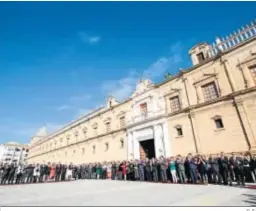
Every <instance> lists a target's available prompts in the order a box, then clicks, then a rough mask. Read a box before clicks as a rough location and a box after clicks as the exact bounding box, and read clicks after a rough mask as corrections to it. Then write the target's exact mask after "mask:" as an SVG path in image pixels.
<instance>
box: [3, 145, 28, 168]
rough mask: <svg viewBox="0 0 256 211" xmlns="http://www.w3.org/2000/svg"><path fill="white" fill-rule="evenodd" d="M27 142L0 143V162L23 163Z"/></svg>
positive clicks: (25, 159) (26, 152)
mask: <svg viewBox="0 0 256 211" xmlns="http://www.w3.org/2000/svg"><path fill="white" fill-rule="evenodd" d="M28 148H29V146H28V145H27V144H19V143H17V142H7V143H5V144H1V145H0V163H2V164H11V163H17V164H25V163H26V161H27V157H28Z"/></svg>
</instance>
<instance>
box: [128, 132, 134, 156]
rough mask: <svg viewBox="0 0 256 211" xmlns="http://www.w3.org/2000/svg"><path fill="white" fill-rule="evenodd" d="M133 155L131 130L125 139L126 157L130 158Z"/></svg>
mask: <svg viewBox="0 0 256 211" xmlns="http://www.w3.org/2000/svg"><path fill="white" fill-rule="evenodd" d="M133 157H134V149H133V132H129V133H128V139H127V159H128V160H131V159H133Z"/></svg>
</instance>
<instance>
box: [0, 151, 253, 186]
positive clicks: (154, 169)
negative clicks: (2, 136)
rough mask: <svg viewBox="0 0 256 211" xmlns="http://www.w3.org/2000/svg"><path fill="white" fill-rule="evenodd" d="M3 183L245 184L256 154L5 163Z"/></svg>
mask: <svg viewBox="0 0 256 211" xmlns="http://www.w3.org/2000/svg"><path fill="white" fill-rule="evenodd" d="M0 170H1V175H0V178H1V184H2V185H7V184H23V183H43V182H49V181H56V182H57V181H69V180H77V179H110V180H131V181H148V182H162V183H192V184H208V183H210V184H223V185H232V184H234V183H237V184H238V185H244V184H245V182H255V179H256V157H255V156H253V155H251V154H250V153H246V154H239V155H235V154H231V155H229V156H228V155H224V154H223V153H220V154H219V155H216V156H215V155H210V156H209V157H207V156H202V155H195V156H192V155H191V154H188V156H187V157H182V156H180V155H177V156H176V157H170V158H164V157H161V158H159V159H156V158H152V159H145V160H132V161H122V162H114V161H113V162H103V163H89V164H81V165H73V164H72V163H70V164H69V165H65V164H61V163H58V164H55V163H52V164H51V163H47V164H30V165H20V164H9V165H7V164H5V165H3V164H1V165H0Z"/></svg>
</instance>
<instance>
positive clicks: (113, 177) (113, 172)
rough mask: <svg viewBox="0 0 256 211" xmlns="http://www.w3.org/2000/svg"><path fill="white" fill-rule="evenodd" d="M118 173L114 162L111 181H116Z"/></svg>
mask: <svg viewBox="0 0 256 211" xmlns="http://www.w3.org/2000/svg"><path fill="white" fill-rule="evenodd" d="M116 172H117V166H116V162H112V165H111V179H112V180H115V179H116Z"/></svg>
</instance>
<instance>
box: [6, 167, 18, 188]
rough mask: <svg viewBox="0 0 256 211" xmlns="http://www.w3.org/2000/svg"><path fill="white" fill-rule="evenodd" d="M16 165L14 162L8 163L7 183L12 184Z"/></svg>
mask: <svg viewBox="0 0 256 211" xmlns="http://www.w3.org/2000/svg"><path fill="white" fill-rule="evenodd" d="M16 168H17V166H16V165H15V164H13V163H12V164H11V165H10V170H9V177H8V184H13V182H14V177H15V172H16Z"/></svg>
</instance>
